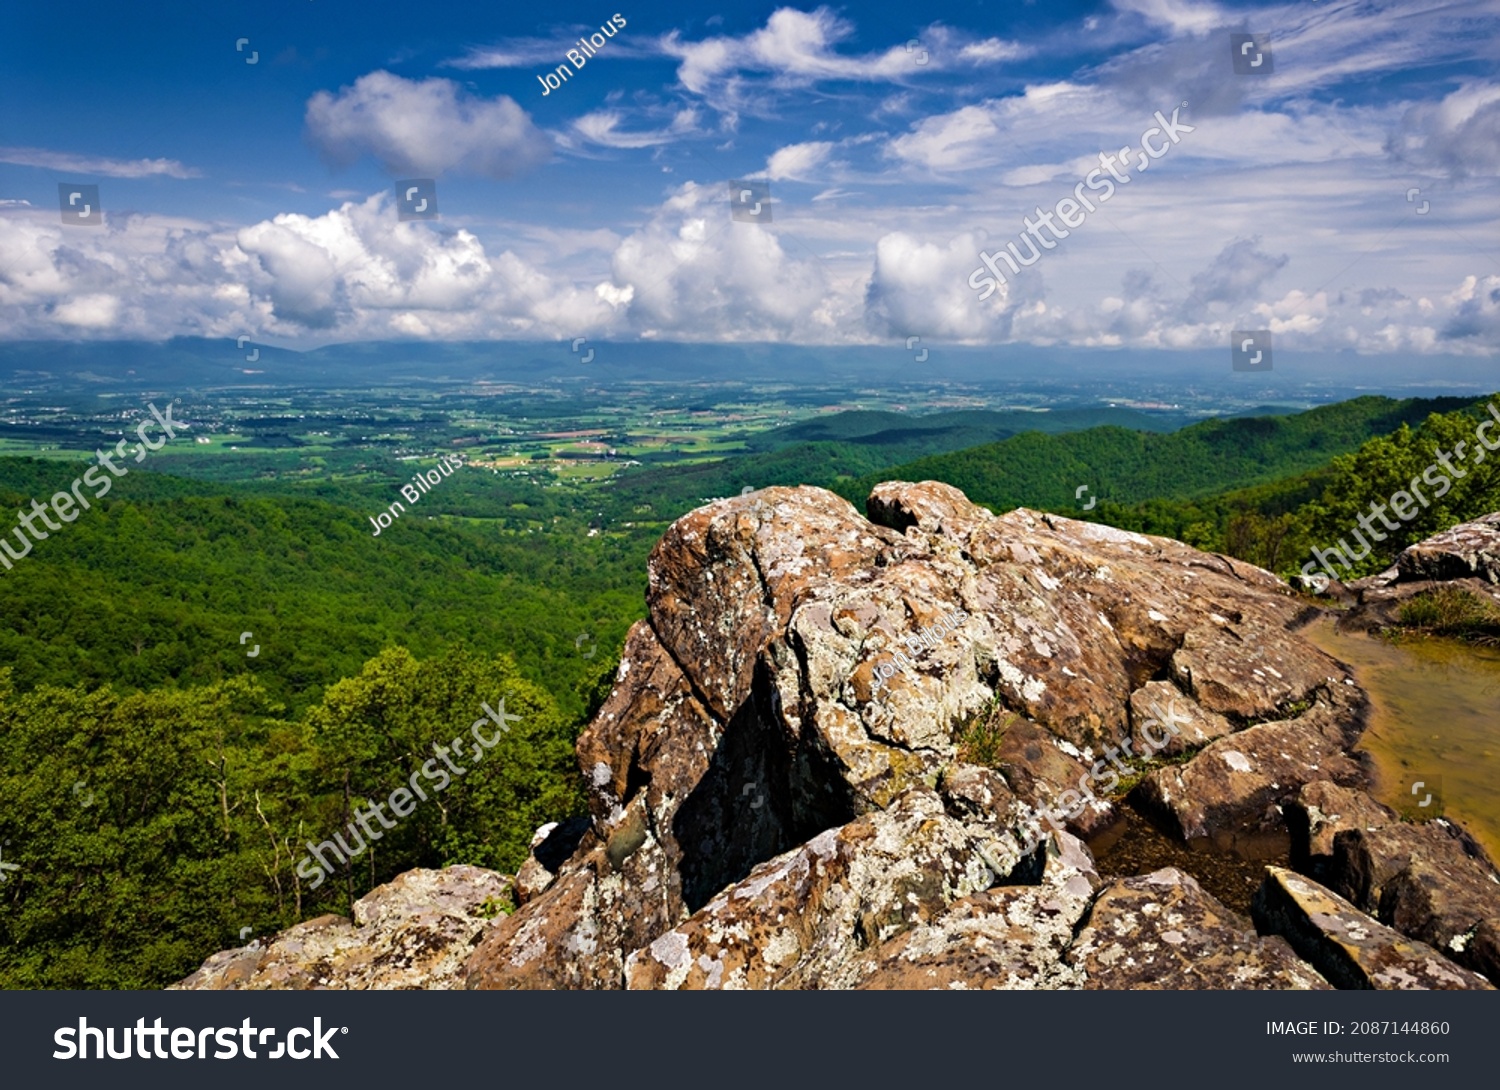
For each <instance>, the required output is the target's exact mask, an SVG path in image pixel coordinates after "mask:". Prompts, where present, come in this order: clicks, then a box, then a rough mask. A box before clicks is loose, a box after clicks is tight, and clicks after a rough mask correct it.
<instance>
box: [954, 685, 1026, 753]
mask: <svg viewBox="0 0 1500 1090" xmlns="http://www.w3.org/2000/svg"><path fill="white" fill-rule="evenodd" d="M1019 718H1020V716H1019V715H1017V714H1016V713H1015V712H1011V711H1006V710H1005V708H1003V707H1002V706H1001V704H1000V701H999V698H996V699H995V700H993V701H991V702H990V703H989V704H988V705H986V706H985V708H984V709H983V710H982V711H981V712H980V713H979V714H978V715H976V716H975V717H974V718H973V719H971V720H970V721H969V723H968V724H967V725H966V726H965V727H964V729H963V731H962V733H960V734H959V736H958V759H959V760H960V761H963V762H965V763H966V764H972V765H983V766H984V767H986V768H999V767H1000V746H1001V744H1002V742H1003V741H1004V739H1005V732H1006V730H1007V729H1008V728H1009V727H1010V725H1011V724H1012V723H1014V722H1015V721H1016V720H1017V719H1019Z"/></svg>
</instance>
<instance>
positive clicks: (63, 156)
mask: <svg viewBox="0 0 1500 1090" xmlns="http://www.w3.org/2000/svg"><path fill="white" fill-rule="evenodd" d="M0 163H14V164H16V165H17V166H23V167H40V168H41V169H42V170H52V171H56V172H58V173H60V174H85V175H88V174H94V175H101V176H103V177H105V178H151V177H156V176H163V175H164V176H166V177H168V178H201V177H202V176H203V175H202V174H201V172H199V171H197V170H194V169H193V168H191V167H185V166H183V165H182V164H181V163H179V162H178V161H177V160H176V159H108V158H104V157H102V156H97V155H75V154H73V153H72V152H66V151H48V150H47V149H46V148H16V147H0Z"/></svg>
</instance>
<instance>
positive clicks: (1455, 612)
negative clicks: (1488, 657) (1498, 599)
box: [1397, 587, 1500, 645]
mask: <svg viewBox="0 0 1500 1090" xmlns="http://www.w3.org/2000/svg"><path fill="white" fill-rule="evenodd" d="M1397 617H1398V619H1399V620H1400V622H1401V625H1402V627H1403V628H1407V629H1411V630H1414V631H1417V632H1420V633H1423V634H1425V635H1430V636H1450V637H1452V638H1455V639H1460V640H1467V641H1469V642H1470V643H1481V644H1488V645H1495V644H1500V608H1496V606H1495V604H1494V603H1493V602H1491V601H1489V600H1488V599H1485V598H1482V597H1480V596H1479V595H1477V594H1475V593H1474V592H1473V591H1468V590H1464V589H1463V588H1462V587H1438V588H1437V589H1436V590H1428V591H1423V592H1422V593H1421V594H1417V595H1414V596H1412V597H1411V598H1408V599H1407V600H1406V601H1405V602H1403V603H1402V604H1401V609H1400V611H1399V612H1398V614H1397Z"/></svg>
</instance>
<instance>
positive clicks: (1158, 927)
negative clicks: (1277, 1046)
mask: <svg viewBox="0 0 1500 1090" xmlns="http://www.w3.org/2000/svg"><path fill="white" fill-rule="evenodd" d="M1067 960H1068V963H1069V964H1071V965H1073V966H1075V967H1076V968H1077V969H1079V970H1080V971H1082V972H1083V973H1084V974H1085V977H1086V983H1085V985H1084V986H1085V987H1087V988H1090V989H1130V990H1131V991H1141V990H1146V991H1177V990H1183V989H1199V988H1213V989H1221V990H1241V989H1267V988H1275V989H1283V988H1295V989H1308V988H1311V989H1326V988H1327V987H1328V982H1327V981H1325V980H1324V979H1323V978H1322V977H1321V976H1320V975H1318V973H1316V972H1315V971H1314V970H1313V969H1312V968H1310V967H1309V966H1307V965H1305V964H1303V962H1302V961H1300V960H1299V959H1298V958H1297V956H1296V954H1294V953H1293V952H1292V948H1291V947H1290V946H1288V945H1287V944H1286V941H1285V940H1284V939H1280V938H1276V937H1270V938H1262V937H1261V936H1259V935H1257V934H1256V933H1255V931H1254V929H1253V928H1251V926H1250V924H1249V922H1248V921H1246V920H1244V919H1242V918H1240V917H1239V916H1238V915H1237V914H1236V913H1234V912H1231V911H1230V910H1229V909H1227V908H1225V907H1224V906H1223V905H1222V904H1220V903H1219V901H1218V900H1216V899H1215V898H1214V897H1213V896H1212V895H1210V894H1209V893H1207V892H1205V891H1204V889H1203V887H1202V886H1200V885H1199V884H1198V882H1197V880H1196V879H1194V878H1193V877H1192V876H1191V875H1188V874H1184V873H1183V872H1182V871H1180V870H1178V869H1177V868H1175V867H1166V868H1163V869H1162V870H1159V871H1156V872H1154V873H1152V874H1148V875H1144V876H1142V877H1138V878H1125V879H1117V880H1116V881H1114V882H1112V883H1110V884H1109V885H1108V886H1106V887H1105V888H1104V889H1103V890H1101V891H1100V893H1099V896H1098V898H1097V899H1096V900H1095V902H1094V905H1093V908H1092V909H1091V910H1090V912H1089V916H1088V920H1087V923H1086V925H1085V926H1084V928H1083V930H1082V931H1081V932H1080V933H1079V935H1078V940H1077V941H1076V942H1075V943H1074V944H1073V946H1072V947H1071V948H1070V949H1069V951H1068V955H1067Z"/></svg>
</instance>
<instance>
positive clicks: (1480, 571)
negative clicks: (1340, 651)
mask: <svg viewBox="0 0 1500 1090" xmlns="http://www.w3.org/2000/svg"><path fill="white" fill-rule="evenodd" d="M1440 588H1451V589H1455V590H1463V591H1466V592H1468V593H1469V594H1471V595H1473V596H1474V597H1475V598H1477V599H1479V600H1481V601H1490V602H1493V603H1494V604H1495V605H1496V606H1500V511H1497V512H1495V513H1494V514H1490V515H1485V516H1484V517H1483V518H1478V519H1475V520H1474V521H1472V522H1463V523H1459V524H1458V525H1457V526H1454V527H1451V528H1450V529H1447V530H1444V531H1443V532H1442V533H1439V534H1434V535H1433V536H1432V537H1430V538H1428V539H1427V540H1425V541H1420V542H1418V543H1417V544H1415V545H1410V546H1408V547H1407V548H1405V549H1403V550H1402V551H1401V554H1400V555H1399V556H1398V557H1397V558H1396V563H1395V564H1393V565H1392V566H1391V567H1390V568H1388V569H1386V570H1385V571H1383V572H1381V573H1380V574H1378V575H1371V576H1367V577H1365V578H1364V579H1356V580H1355V581H1354V582H1352V583H1350V584H1349V585H1348V587H1347V588H1346V589H1345V594H1346V595H1347V596H1348V599H1349V602H1350V604H1351V605H1352V608H1351V609H1349V610H1348V611H1347V612H1345V613H1344V614H1343V616H1341V617H1340V619H1339V625H1340V627H1341V628H1346V629H1363V630H1365V631H1374V630H1377V629H1382V628H1388V627H1392V626H1394V625H1397V624H1398V623H1399V622H1400V620H1401V607H1402V606H1403V605H1405V604H1406V603H1407V602H1408V601H1409V600H1410V599H1412V598H1415V597H1418V596H1419V595H1423V594H1428V593H1430V592H1432V591H1435V590H1438V589H1440Z"/></svg>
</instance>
